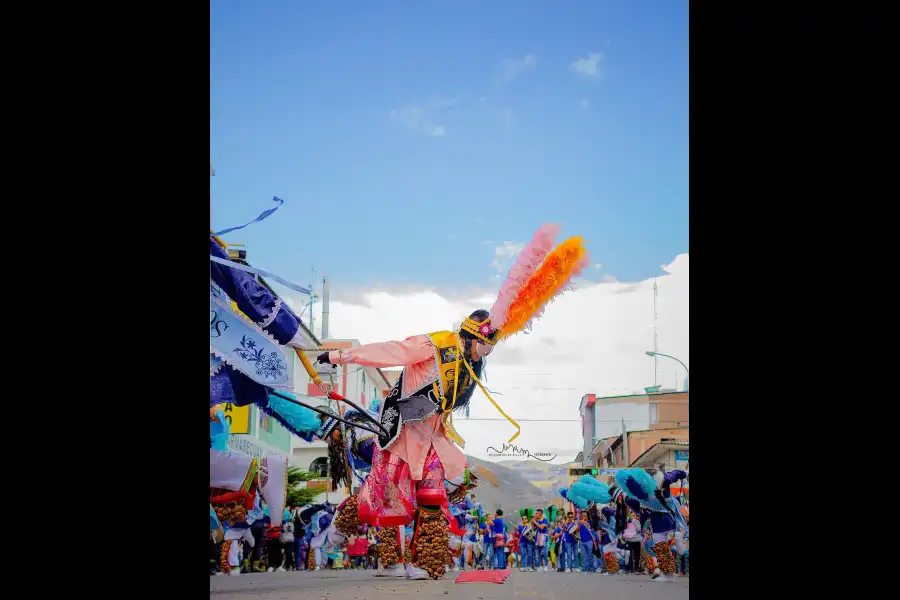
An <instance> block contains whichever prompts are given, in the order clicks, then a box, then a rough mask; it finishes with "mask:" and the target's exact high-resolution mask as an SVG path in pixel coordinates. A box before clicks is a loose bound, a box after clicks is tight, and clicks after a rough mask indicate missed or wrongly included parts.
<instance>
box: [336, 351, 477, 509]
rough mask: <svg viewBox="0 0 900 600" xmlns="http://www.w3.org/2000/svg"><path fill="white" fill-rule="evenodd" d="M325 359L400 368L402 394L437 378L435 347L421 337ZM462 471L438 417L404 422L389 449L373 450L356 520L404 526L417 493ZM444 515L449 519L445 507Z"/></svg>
mask: <svg viewBox="0 0 900 600" xmlns="http://www.w3.org/2000/svg"><path fill="white" fill-rule="evenodd" d="M329 359H330V361H331V363H332V364H335V365H340V364H355V365H362V366H366V367H376V368H385V367H404V372H403V389H402V390H401V392H402V396H406V395H407V394H409V393H411V392H414V391H416V390H418V389H421V388H422V387H423V386H424V385H425V384H426V383H428V382H429V381H432V380H434V378H435V377H436V376H437V361H436V359H435V349H434V346H433V345H432V343H431V340H430V339H429V338H428V336H425V335H417V336H413V337H411V338H407V339H406V340H403V341H402V342H383V343H377V344H367V345H365V346H360V347H359V348H352V349H350V350H341V351H332V352H331V354H330V355H329ZM465 468H466V456H465V454H463V452H462V450H460V449H459V448H457V447H456V446H455V445H454V444H453V442H452V441H450V439H449V438H448V437H447V434H446V433H445V432H444V424H443V423H442V422H441V415H440V414H433V415H431V416H430V417H428V418H426V419H423V420H421V421H415V422H411V423H404V424H403V428H402V430H401V431H400V434H399V436H398V437H397V439H396V440H394V442H393V443H392V444H391V445H390V446H389V447H387V448H386V449H385V450H383V451H382V450H379V449H378V448H377V447H376V448H375V454H374V456H373V458H372V472H371V474H370V475H369V477H367V478H366V482H365V484H364V485H363V489H362V491H361V492H360V498H359V518H360V520H361V521H363V522H364V523H368V524H370V525H382V526H391V525H406V524H408V523H410V522H412V520H413V517H414V515H415V506H416V504H415V492H416V490H417V489H421V488H436V489H437V488H439V489H441V490H443V489H444V478H445V477H446V478H447V479H453V478H454V477H461V476H462V475H463V473H464V471H465ZM444 504H445V505H446V504H447V502H446V498H445V500H444ZM445 512H446V515H445V516H446V517H447V518H448V520H449V518H450V512H449V508H445Z"/></svg>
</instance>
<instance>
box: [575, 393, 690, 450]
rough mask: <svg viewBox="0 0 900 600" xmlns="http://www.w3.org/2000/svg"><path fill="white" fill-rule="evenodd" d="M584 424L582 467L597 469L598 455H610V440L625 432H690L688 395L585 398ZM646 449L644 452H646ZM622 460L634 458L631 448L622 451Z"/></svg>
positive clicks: (582, 400) (581, 413)
mask: <svg viewBox="0 0 900 600" xmlns="http://www.w3.org/2000/svg"><path fill="white" fill-rule="evenodd" d="M578 411H579V414H580V415H581V424H582V427H581V429H582V441H583V443H582V464H583V465H584V466H595V465H597V464H599V463H598V460H597V458H598V455H600V456H603V455H605V454H608V453H609V446H610V444H611V443H612V442H611V440H613V439H615V438H617V437H621V436H622V435H623V433H624V432H630V431H653V430H658V429H672V428H687V427H688V426H689V412H690V411H689V394H688V392H658V393H648V394H633V395H627V396H608V397H598V396H597V395H596V394H585V395H584V396H583V397H582V398H581V402H580V404H579V408H578ZM644 449H645V448H641V450H640V451H641V452H643V450H644ZM622 452H623V458H622V461H624V459H625V458H626V456H625V454H626V453H627V455H628V456H627V457H628V458H634V457H636V456H637V454H632V453H631V446H630V445H629V446H628V447H627V448H623V449H622Z"/></svg>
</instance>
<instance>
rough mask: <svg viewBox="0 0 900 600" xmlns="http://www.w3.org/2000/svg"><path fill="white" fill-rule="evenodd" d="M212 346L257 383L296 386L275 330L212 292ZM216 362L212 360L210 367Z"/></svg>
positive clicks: (210, 302) (223, 357) (210, 324)
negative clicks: (246, 314) (262, 324)
mask: <svg viewBox="0 0 900 600" xmlns="http://www.w3.org/2000/svg"><path fill="white" fill-rule="evenodd" d="M209 350H210V353H211V354H213V355H215V357H216V358H218V359H221V360H222V362H224V363H226V364H228V365H229V366H231V367H232V368H234V369H236V370H238V371H240V372H241V373H243V374H244V375H246V376H247V377H249V378H250V379H252V380H253V381H255V382H256V383H260V384H263V385H266V386H269V387H273V388H282V389H292V385H291V372H290V369H288V368H287V364H288V363H287V359H286V358H285V355H284V350H283V348H282V347H281V346H280V345H279V344H278V342H277V341H276V340H275V338H273V337H272V335H271V334H269V333H267V332H266V331H264V330H263V329H261V328H260V327H259V326H258V325H256V324H255V323H253V322H251V321H250V320H249V319H247V318H246V317H243V316H242V315H240V314H239V313H236V312H235V311H234V309H232V308H231V307H230V306H228V305H227V304H225V303H224V302H222V301H221V300H219V299H218V298H215V297H214V296H212V295H210V298H209ZM213 368H214V365H213V364H212V359H211V364H210V371H212V370H213Z"/></svg>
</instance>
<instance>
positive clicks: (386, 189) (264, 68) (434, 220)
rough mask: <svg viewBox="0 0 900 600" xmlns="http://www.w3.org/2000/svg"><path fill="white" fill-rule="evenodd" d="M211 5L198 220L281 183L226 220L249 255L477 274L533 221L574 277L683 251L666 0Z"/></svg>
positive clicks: (259, 261)
mask: <svg viewBox="0 0 900 600" xmlns="http://www.w3.org/2000/svg"><path fill="white" fill-rule="evenodd" d="M210 7H211V24H210V153H211V157H210V160H211V163H212V165H213V167H214V168H215V169H216V176H215V177H214V178H212V201H213V223H212V226H213V228H214V229H222V228H225V227H229V226H233V225H238V224H241V223H244V222H246V221H248V220H250V219H252V218H253V217H255V216H256V215H258V214H259V213H260V212H261V211H263V210H265V209H267V208H270V207H271V206H273V203H272V202H271V199H272V196H278V197H280V198H283V199H284V200H285V204H284V205H283V206H282V208H281V209H279V210H278V211H277V212H276V213H275V214H274V215H273V216H272V217H270V218H269V219H268V220H266V221H264V222H263V223H260V224H255V225H252V226H250V227H247V228H246V229H243V230H241V231H238V232H234V233H231V234H229V235H228V236H226V241H230V242H240V243H245V244H247V246H248V251H249V253H250V256H249V258H250V261H251V262H252V263H253V264H256V265H258V266H261V267H264V268H267V269H270V270H272V271H274V272H276V273H278V274H279V275H282V276H283V277H286V278H288V279H292V280H294V281H297V282H298V283H304V284H305V283H308V282H309V280H310V268H311V266H312V265H315V267H316V271H317V273H318V275H319V276H321V275H323V274H325V275H328V276H329V277H330V278H331V280H332V281H334V282H335V284H336V287H337V288H338V289H340V287H342V286H347V287H366V286H370V285H376V284H380V285H385V284H386V285H396V286H403V285H405V286H409V285H413V286H414V285H425V286H442V287H447V286H450V287H452V286H481V287H494V286H495V285H496V282H495V281H493V280H492V278H493V277H496V275H497V273H498V271H497V270H496V268H495V267H492V266H491V264H490V263H491V262H492V261H493V260H494V258H495V249H494V248H495V246H499V245H501V244H502V243H503V242H504V241H510V242H525V241H527V240H528V239H529V238H530V237H531V235H532V234H533V233H534V231H535V230H536V229H537V227H538V226H539V225H540V224H541V223H543V222H546V221H556V222H559V223H561V224H562V225H563V233H564V235H574V234H581V235H583V236H584V237H585V238H586V239H587V241H588V247H589V248H590V250H591V254H592V262H593V263H595V264H600V265H602V267H601V268H595V269H591V270H590V272H589V273H587V275H586V276H587V277H588V278H590V279H593V280H600V279H601V278H602V277H604V276H607V277H609V276H613V277H615V278H617V279H618V280H620V281H636V280H640V279H645V278H647V277H651V276H654V275H657V274H661V273H662V272H661V271H660V268H659V267H660V265H661V264H664V263H669V262H671V261H672V260H673V259H674V258H675V256H676V255H677V254H680V253H684V252H687V251H688V4H687V2H677V1H671V2H660V1H653V2H649V1H632V2H601V1H597V0H594V1H566V2H547V1H539V0H532V1H530V2H521V1H519V2H512V1H508V0H502V1H501V0H492V1H490V2H484V1H482V2H473V1H468V0H465V1H457V2H441V3H438V2H433V1H432V2H412V1H408V0H395V1H392V2H377V3H376V2H361V1H356V2H346V1H344V2H337V1H336V2H297V1H288V0H273V1H270V2H261V3H251V2H225V1H219V2H212V3H211V4H210ZM596 54H600V55H601V57H599V59H598V57H596ZM579 60H580V61H581V62H576V61H579ZM506 266H508V263H507V262H501V268H505V267H506Z"/></svg>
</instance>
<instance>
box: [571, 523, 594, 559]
mask: <svg viewBox="0 0 900 600" xmlns="http://www.w3.org/2000/svg"><path fill="white" fill-rule="evenodd" d="M575 535H577V536H578V543H579V546H580V548H581V568H582V569H583V570H584V572H585V573H587V572H589V571H593V570H594V532H593V531H592V530H591V524H590V523H589V522H588V513H587V511H586V510H583V511H581V521H579V523H578V530H577V531H576V532H575Z"/></svg>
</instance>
